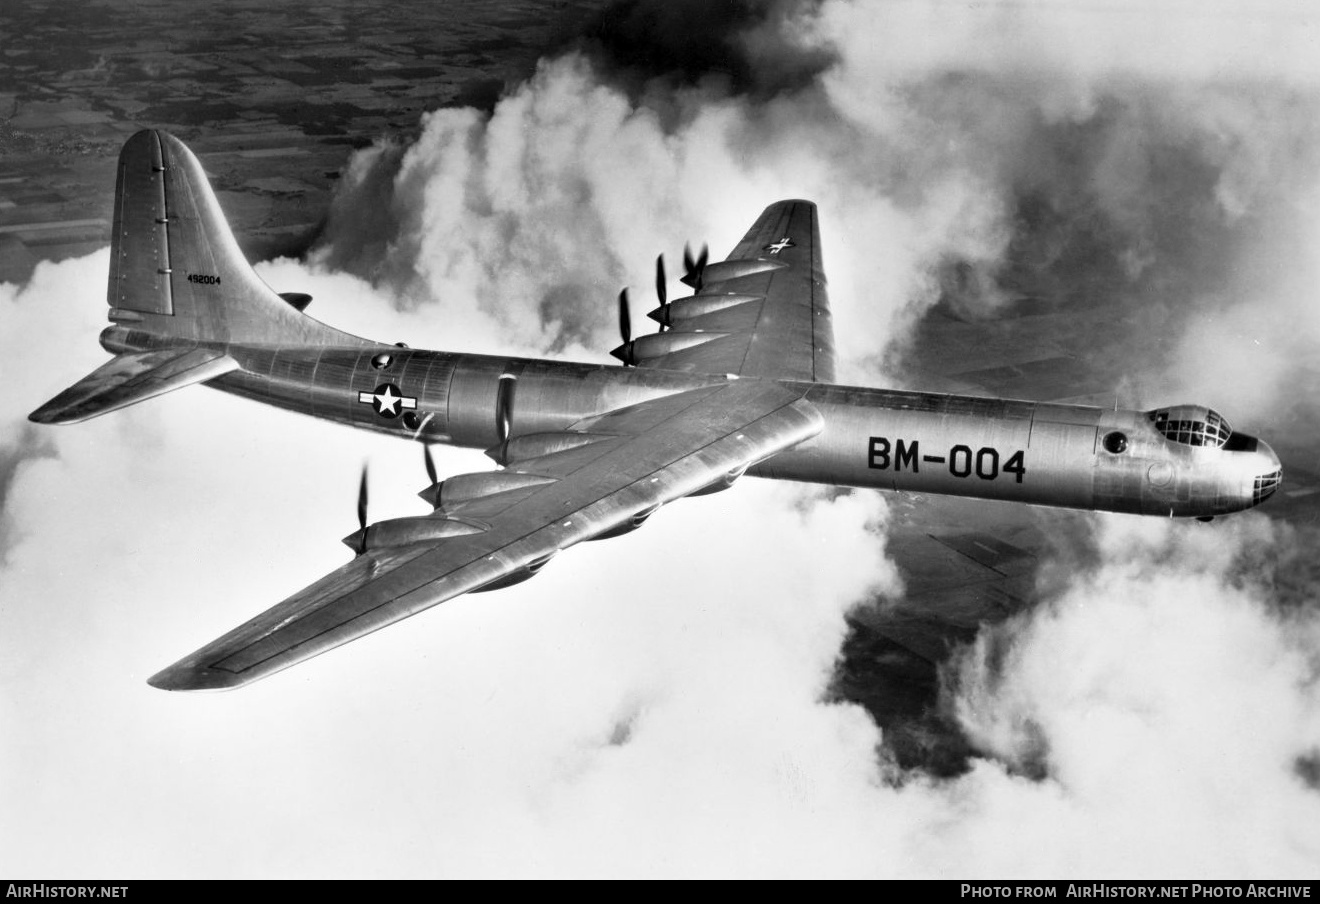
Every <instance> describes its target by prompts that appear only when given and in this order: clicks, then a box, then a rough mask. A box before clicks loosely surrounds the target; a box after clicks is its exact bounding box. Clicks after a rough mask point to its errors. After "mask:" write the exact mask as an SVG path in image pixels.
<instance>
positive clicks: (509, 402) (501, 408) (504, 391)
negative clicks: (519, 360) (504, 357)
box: [495, 374, 517, 458]
mask: <svg viewBox="0 0 1320 904" xmlns="http://www.w3.org/2000/svg"><path fill="white" fill-rule="evenodd" d="M516 383H517V378H516V377H514V376H513V375H512V374H504V375H503V376H501V377H500V388H499V390H498V391H497V392H496V393H495V433H496V435H497V437H498V438H499V443H500V445H501V446H503V445H505V444H506V443H508V441H509V431H510V429H512V427H513V389H514V386H515V384H516ZM500 457H501V458H503V457H504V456H503V455H501V456H500Z"/></svg>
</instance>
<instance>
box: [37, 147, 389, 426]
mask: <svg viewBox="0 0 1320 904" xmlns="http://www.w3.org/2000/svg"><path fill="white" fill-rule="evenodd" d="M106 295H107V300H108V301H109V303H110V320H111V321H113V322H114V324H115V325H114V326H111V327H110V328H109V329H108V330H106V332H105V333H103V334H102V336H101V343H102V345H104V346H105V347H106V348H108V349H110V350H112V351H115V352H118V353H119V354H118V355H117V356H116V357H115V358H113V359H111V360H110V361H109V362H107V363H106V364H105V365H104V366H102V367H100V368H98V369H97V370H95V371H93V372H92V373H91V374H89V375H88V376H87V377H85V378H83V379H82V380H80V381H79V382H78V383H76V384H74V385H73V386H71V387H69V388H68V389H66V390H65V391H64V392H62V393H60V394H59V395H58V396H56V397H55V398H53V399H51V400H50V401H49V402H47V403H46V404H45V405H42V406H41V407H40V408H39V409H37V410H36V411H34V412H33V413H32V414H31V415H29V417H30V418H31V419H32V420H34V421H37V422H38V423H43V424H69V423H75V422H77V421H82V420H86V419H88V418H91V417H95V416H96V415H98V414H105V413H106V412H107V411H114V410H116V409H118V408H123V407H125V406H126V405H131V404H133V403H135V402H140V401H143V400H144V399H149V398H152V397H153V396H157V395H161V394H162V393H165V392H170V391H171V390H174V389H180V388H182V387H184V386H188V385H191V384H193V383H204V382H206V381H208V380H213V379H215V378H216V377H218V376H222V375H223V374H225V373H228V372H229V371H231V370H235V369H237V368H238V366H239V365H238V362H237V361H236V360H235V358H234V357H232V356H231V355H230V354H228V352H229V351H230V349H228V348H227V347H228V346H230V345H231V344H241V345H259V346H279V345H289V346H294V345H300V346H335V345H337V346H360V345H363V344H364V343H363V340H361V339H358V338H357V337H356V336H351V335H349V334H348V333H341V332H340V331H338V330H335V329H331V328H330V327H328V326H326V325H325V324H323V323H320V322H319V321H317V320H313V319H312V318H311V317H308V316H307V315H305V314H303V313H302V312H301V311H302V307H306V303H307V300H308V298H307V296H305V295H300V296H291V297H290V300H289V301H286V300H285V299H284V298H282V297H281V296H279V295H276V294H275V293H274V292H273V291H271V289H270V287H269V286H267V285H266V284H265V283H264V282H262V281H261V278H260V277H259V276H257V274H256V273H255V272H254V271H253V270H252V268H251V267H250V266H249V265H248V262H247V259H246V258H244V257H243V252H242V251H240V250H239V248H238V242H237V241H235V240H234V234H233V233H232V232H231V231H230V229H229V224H228V223H227V222H225V217H224V214H223V213H222V212H221V210H220V205H219V203H218V202H217V201H216V199H215V194H214V193H213V192H212V191H211V185H210V183H209V182H208V181H207V179H206V173H205V172H203V171H202V165H201V164H200V163H198V162H197V158H196V157H194V156H193V154H192V152H191V151H189V150H188V148H187V147H186V146H185V145H184V143H183V142H182V141H180V140H179V139H177V138H175V137H174V136H173V135H170V134H168V133H166V132H156V131H145V132H138V133H137V134H136V135H134V136H133V137H132V138H130V139H129V140H128V142H127V143H126V144H125V145H124V149H123V150H122V151H121V152H120V154H119V181H118V183H117V185H116V187H115V220H114V234H113V236H112V237H111V240H110V285H109V288H108V290H107V293H106Z"/></svg>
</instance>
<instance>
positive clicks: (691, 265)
mask: <svg viewBox="0 0 1320 904" xmlns="http://www.w3.org/2000/svg"><path fill="white" fill-rule="evenodd" d="M709 257H710V246H709V245H705V244H703V245H702V246H701V255H700V256H699V257H697V258H696V259H693V257H692V247H691V246H690V245H684V246H683V269H684V270H686V271H687V272H685V273H684V274H683V284H684V285H688V286H691V287H692V288H694V289H698V290H699V289H700V288H701V271H702V270H705V269H706V261H707V260H708V259H709Z"/></svg>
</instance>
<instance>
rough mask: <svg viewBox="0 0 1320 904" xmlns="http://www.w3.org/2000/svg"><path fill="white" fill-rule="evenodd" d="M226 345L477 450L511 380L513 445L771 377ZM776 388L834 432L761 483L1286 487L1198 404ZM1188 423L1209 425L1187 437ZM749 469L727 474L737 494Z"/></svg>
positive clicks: (320, 412)
mask: <svg viewBox="0 0 1320 904" xmlns="http://www.w3.org/2000/svg"><path fill="white" fill-rule="evenodd" d="M101 342H102V345H104V346H105V348H106V349H107V350H109V351H111V352H115V353H121V352H126V351H142V350H149V349H151V348H153V347H156V346H157V345H158V344H159V342H160V340H159V339H157V338H156V337H154V336H152V335H150V334H147V333H142V332H139V331H136V330H133V329H131V328H130V327H126V326H124V325H114V326H111V327H109V328H108V329H107V330H106V331H105V332H104V333H103V334H102V337H101ZM216 348H218V349H222V350H223V351H224V352H226V353H227V354H228V355H230V356H231V357H233V358H234V359H236V360H237V361H238V362H239V363H240V365H241V368H240V369H239V370H237V371H234V372H233V373H230V374H227V375H225V376H223V377H220V378H219V379H216V380H214V381H212V382H211V384H210V385H212V386H214V387H215V388H217V389H221V390H224V391H226V392H230V393H233V394H235V395H240V396H243V397H245V398H249V399H253V400H256V401H260V402H265V403H267V404H270V405H274V406H277V407H280V408H284V409H287V410H290V411H297V412H301V413H303V414H309V415H312V416H314V417H318V418H322V419H326V420H331V421H335V422H338V423H342V424H346V425H349V426H353V427H359V428H364V429H368V430H373V431H376V432H379V433H385V434H389V435H394V436H400V437H403V438H408V439H413V440H418V441H421V442H426V443H442V444H449V445H455V446H463V447H470V448H478V449H487V448H490V447H492V446H494V445H496V444H497V443H498V441H499V429H500V428H499V426H498V425H497V423H496V419H495V417H494V416H493V413H494V412H495V411H496V409H497V403H496V399H497V395H498V393H499V386H500V382H501V379H510V378H512V379H513V380H515V381H516V384H515V385H516V390H515V393H514V395H513V399H514V401H513V405H512V411H511V412H510V420H511V424H510V427H511V429H510V434H511V435H513V436H528V435H534V434H541V433H549V432H553V431H558V430H564V429H565V428H567V427H568V426H569V425H571V424H574V423H576V422H577V421H580V420H582V419H584V418H587V417H591V416H593V415H595V414H598V413H599V412H602V411H612V410H615V409H619V408H622V407H624V406H628V405H633V404H637V403H640V402H644V401H647V400H650V399H654V398H657V397H660V396H665V395H670V394H673V393H677V392H682V391H685V390H690V389H693V388H696V387H700V386H709V385H712V384H715V383H720V382H723V381H725V380H729V379H760V378H748V377H742V378H739V377H732V376H729V377H725V376H718V375H708V374H686V373H681V372H675V371H664V370H653V369H639V368H629V367H618V366H610V365H599V364H581V363H570V362H559V361H548V360H537V359H524V358H510V357H496V356H486V355H473V354H453V353H447V352H436V351H425V350H414V349H409V348H404V347H399V346H389V345H377V344H370V343H364V344H363V345H361V346H357V347H304V348H287V347H286V348H275V347H262V346H258V345H247V344H218V345H216ZM775 382H778V383H781V384H782V385H784V386H788V387H791V388H792V389H793V390H794V391H795V392H797V393H800V394H801V396H802V398H804V399H806V400H807V401H808V402H810V403H811V404H812V405H813V406H814V407H815V408H816V409H817V410H818V411H820V413H821V415H822V416H823V418H824V428H823V429H822V430H821V432H820V433H819V434H818V435H816V436H815V437H814V438H812V439H809V440H807V441H806V442H804V443H802V444H801V445H799V446H797V447H795V448H792V449H790V450H788V451H785V452H782V453H779V454H777V455H774V456H773V457H771V458H769V459H766V460H764V461H761V462H759V463H757V464H755V465H754V466H752V467H751V468H749V469H748V471H747V473H749V474H752V475H754V476H757V477H769V478H777V479H784V480H797V481H806V482H812V483H825V484H835V485H844V486H852V487H870V488H878V489H886V490H903V491H910V492H924V493H939V494H945V495H957V496H971V497H978V498H983V499H1002V500H1011V501H1015V502H1025V503H1032V504H1037V505H1051V506H1063V507H1069V508H1079V509H1097V510H1105V511H1114V512H1130V513H1136V514H1146V515H1167V516H1179V517H1199V518H1209V517H1213V516H1216V515H1223V514H1228V513H1230V512H1235V511H1241V510H1243V509H1247V508H1250V507H1252V506H1253V505H1256V504H1259V503H1260V502H1262V501H1263V500H1264V499H1266V498H1268V497H1269V496H1270V495H1271V494H1272V493H1273V492H1274V490H1275V489H1276V487H1277V486H1278V483H1279V480H1280V474H1281V469H1280V465H1279V460H1278V458H1277V456H1276V455H1275V454H1274V452H1273V450H1271V449H1270V447H1269V446H1268V445H1267V444H1266V443H1265V442H1263V441H1261V440H1258V439H1256V438H1255V437H1252V436H1248V435H1246V434H1241V433H1236V432H1233V431H1231V430H1230V429H1229V428H1228V427H1227V425H1226V424H1224V423H1223V421H1222V419H1221V418H1219V416H1218V415H1216V414H1214V413H1213V412H1211V411H1209V409H1204V408H1197V407H1195V406H1179V407H1178V408H1174V409H1164V410H1161V411H1154V412H1143V411H1135V410H1128V409H1117V408H1115V409H1103V408H1095V407H1090V406H1081V405H1059V404H1052V403H1047V402H1030V401H1016V400H1006V399H994V398H980V397H973V396H959V395H945V394H938V393H926V392H906V391H898V390H886V389H873V388H866V387H859V386H843V385H835V384H828V383H805V382H798V381H775ZM363 385H369V386H374V387H375V390H374V391H373V392H364V391H362V390H361V387H362V386H363ZM354 387H357V390H356V391H354ZM1170 412H1172V415H1173V417H1174V420H1173V421H1170V420H1169V419H1168V416H1169V413H1170ZM1180 413H1181V414H1182V415H1183V417H1184V420H1182V421H1179V420H1177V418H1178V416H1179V414H1180ZM1196 418H1200V420H1195V419H1196ZM1207 421H1208V422H1209V423H1210V424H1211V425H1212V426H1211V427H1209V428H1207V427H1206V423H1207ZM1215 423H1218V424H1220V425H1221V426H1220V435H1219V436H1218V438H1217V440H1216V439H1215V438H1214V429H1213V425H1214V424H1215ZM1179 424H1186V425H1193V424H1199V429H1197V428H1195V427H1190V426H1189V427H1185V428H1184V429H1182V430H1181V431H1179V430H1178V429H1177V428H1178V425H1179ZM1207 437H1209V438H1207ZM738 476H739V475H738V474H730V475H728V481H727V482H726V484H725V485H727V484H728V483H732V481H733V480H734V479H736V478H737V477H738ZM713 488H716V487H713Z"/></svg>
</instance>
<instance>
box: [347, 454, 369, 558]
mask: <svg viewBox="0 0 1320 904" xmlns="http://www.w3.org/2000/svg"><path fill="white" fill-rule="evenodd" d="M357 517H358V533H359V534H360V536H359V538H358V546H357V549H356V550H354V551H355V552H356V553H357V554H358V555H362V554H363V553H364V552H366V551H367V463H366V462H363V463H362V479H361V480H359V481H358V500H357ZM350 539H351V538H350Z"/></svg>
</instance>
